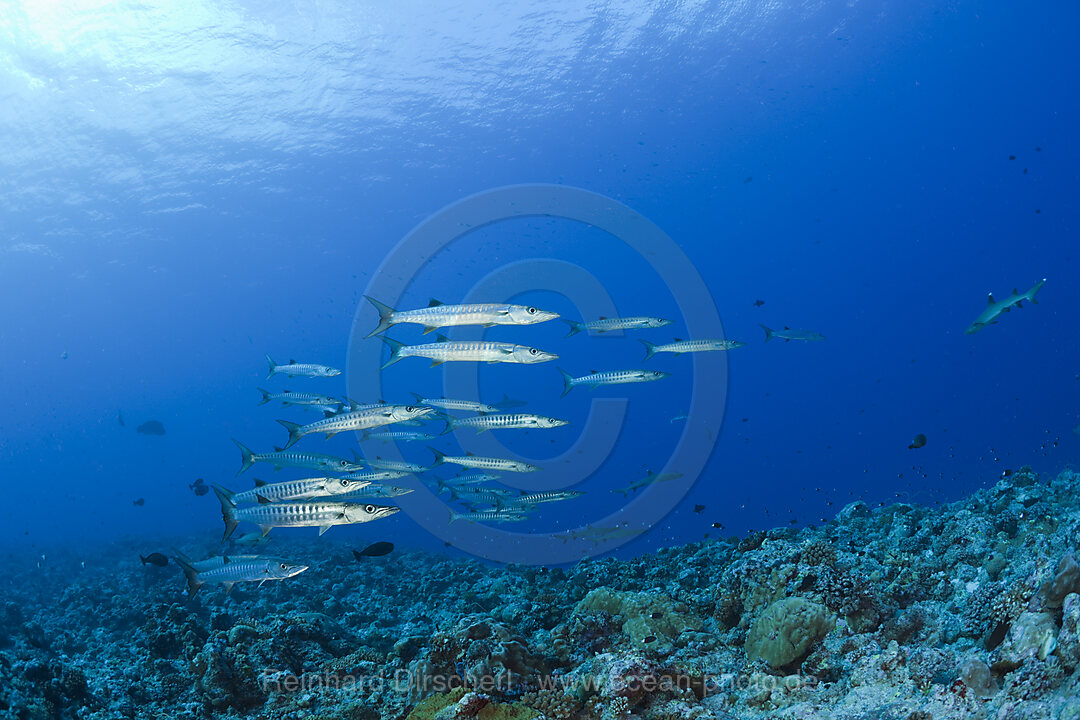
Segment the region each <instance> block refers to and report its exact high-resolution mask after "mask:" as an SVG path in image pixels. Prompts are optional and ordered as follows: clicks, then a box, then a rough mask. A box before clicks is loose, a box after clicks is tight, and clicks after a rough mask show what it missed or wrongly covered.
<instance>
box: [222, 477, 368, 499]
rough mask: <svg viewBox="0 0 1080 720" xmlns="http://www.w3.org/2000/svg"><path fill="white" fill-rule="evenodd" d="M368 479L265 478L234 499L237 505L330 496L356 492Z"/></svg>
mask: <svg viewBox="0 0 1080 720" xmlns="http://www.w3.org/2000/svg"><path fill="white" fill-rule="evenodd" d="M370 484H371V482H370V481H368V480H352V479H350V478H330V477H320V478H305V479H303V480H286V481H285V482H279V483H268V482H265V481H263V480H256V481H255V488H254V489H253V490H244V491H243V492H238V493H232V501H233V502H234V503H236V504H237V505H240V504H243V503H265V502H290V501H292V500H307V499H309V498H321V497H330V496H333V495H344V494H346V493H352V492H356V491H357V490H360V489H362V488H364V487H366V486H368V485H370Z"/></svg>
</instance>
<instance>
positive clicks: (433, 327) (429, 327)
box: [424, 325, 439, 335]
mask: <svg viewBox="0 0 1080 720" xmlns="http://www.w3.org/2000/svg"><path fill="white" fill-rule="evenodd" d="M438 329H439V326H438V325H425V326H424V334H425V335H427V334H428V333H429V332H435V331H436V330H438Z"/></svg>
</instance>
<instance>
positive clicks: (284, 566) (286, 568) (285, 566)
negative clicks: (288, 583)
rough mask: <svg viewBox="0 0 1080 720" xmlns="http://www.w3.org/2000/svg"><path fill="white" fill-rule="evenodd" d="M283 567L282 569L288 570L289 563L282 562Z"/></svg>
mask: <svg viewBox="0 0 1080 720" xmlns="http://www.w3.org/2000/svg"><path fill="white" fill-rule="evenodd" d="M281 569H282V570H288V569H289V566H288V565H286V564H285V563H281Z"/></svg>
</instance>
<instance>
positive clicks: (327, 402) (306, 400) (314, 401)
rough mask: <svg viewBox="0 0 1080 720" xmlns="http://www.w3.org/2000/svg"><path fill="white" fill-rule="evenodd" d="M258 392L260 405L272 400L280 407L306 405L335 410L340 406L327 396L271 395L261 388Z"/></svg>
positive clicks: (289, 392)
mask: <svg viewBox="0 0 1080 720" xmlns="http://www.w3.org/2000/svg"><path fill="white" fill-rule="evenodd" d="M259 392H261V393H262V400H260V401H259V404H260V405H265V404H266V403H268V402H271V401H273V400H280V401H281V404H282V405H306V406H315V407H318V408H324V407H325V408H337V407H340V406H341V401H340V400H337V399H335V398H332V397H330V396H329V395H317V394H315V393H298V392H293V391H291V390H283V391H281V392H279V393H272V392H270V391H269V390H264V389H262V388H259Z"/></svg>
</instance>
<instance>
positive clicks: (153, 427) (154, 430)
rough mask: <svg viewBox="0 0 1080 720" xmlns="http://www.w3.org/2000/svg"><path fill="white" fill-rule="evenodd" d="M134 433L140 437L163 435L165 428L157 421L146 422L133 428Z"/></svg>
mask: <svg viewBox="0 0 1080 720" xmlns="http://www.w3.org/2000/svg"><path fill="white" fill-rule="evenodd" d="M135 432H137V433H139V434H140V435H164V434H165V426H164V425H162V424H161V422H160V421H158V420H147V421H146V422H144V423H143V424H142V425H140V426H139V427H137V428H135Z"/></svg>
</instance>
